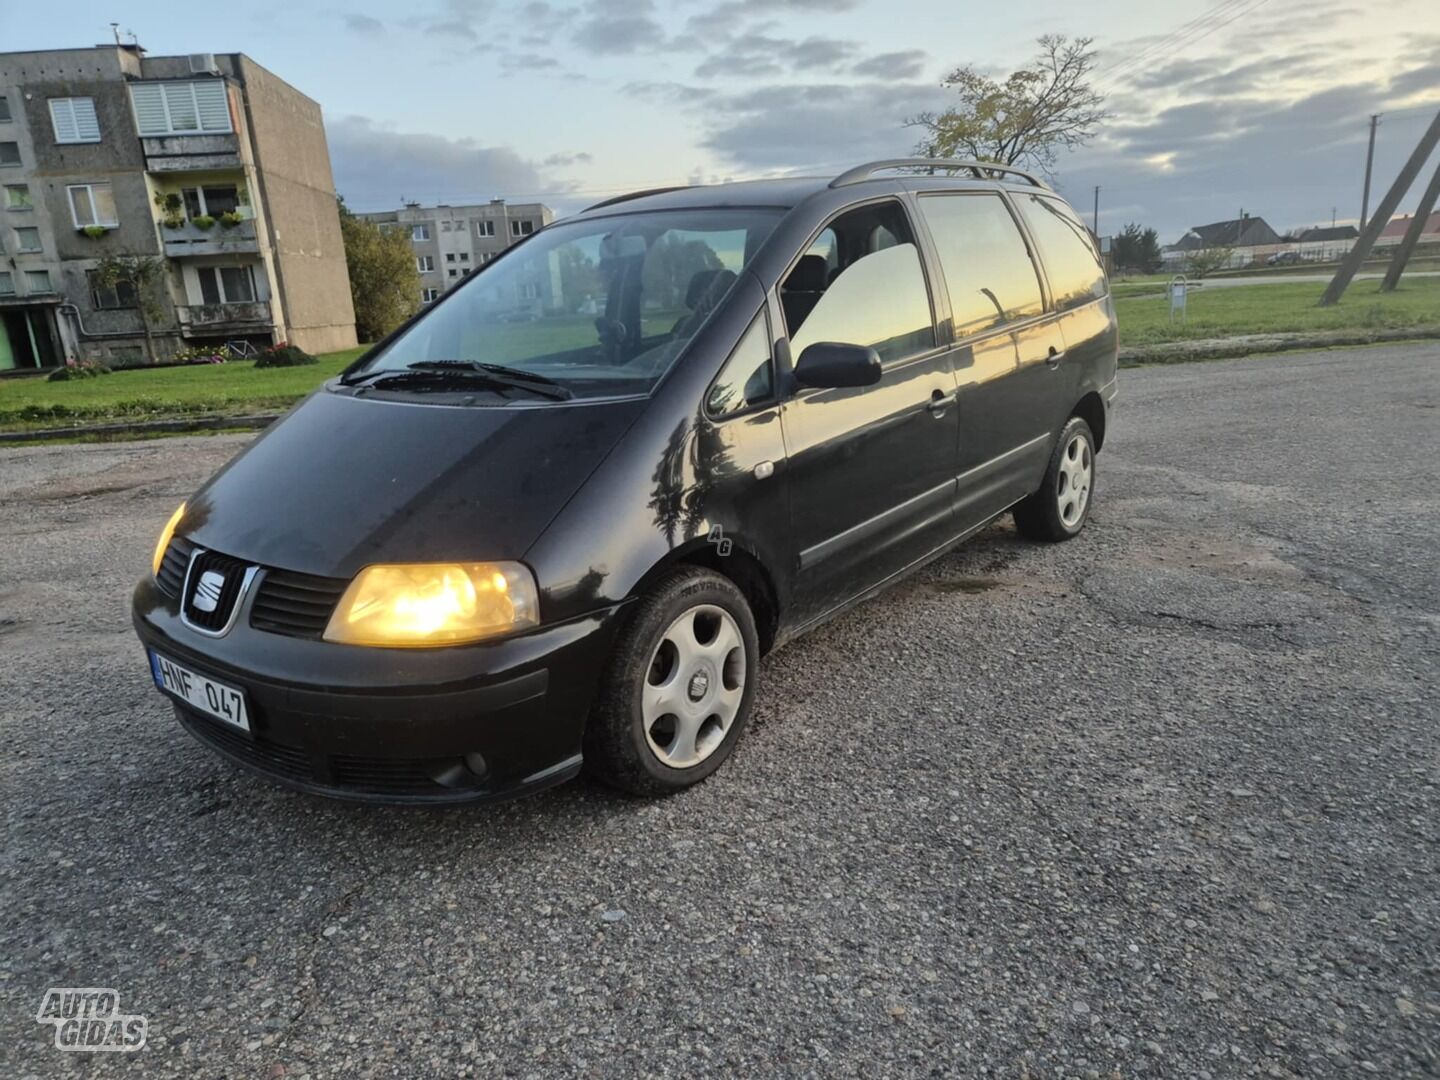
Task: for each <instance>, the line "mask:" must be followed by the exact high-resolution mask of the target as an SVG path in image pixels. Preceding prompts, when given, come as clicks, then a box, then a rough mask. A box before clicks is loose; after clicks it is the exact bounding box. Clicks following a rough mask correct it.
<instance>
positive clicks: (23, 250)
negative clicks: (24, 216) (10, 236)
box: [15, 225, 45, 255]
mask: <svg viewBox="0 0 1440 1080" xmlns="http://www.w3.org/2000/svg"><path fill="white" fill-rule="evenodd" d="M22 232H33V233H34V234H35V239H36V240H37V241H39V245H40V246H39V247H33V248H27V247H21V246H20V234H21V233H22ZM44 250H45V240H44V238H43V237H42V236H41V235H40V230H39V229H38V228H37V227H36V226H34V225H20V226H17V227H16V229H15V253H16V254H17V255H21V254H23V255H34V254H36V253H37V252H41V251H44Z"/></svg>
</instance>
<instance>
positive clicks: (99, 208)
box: [65, 184, 120, 229]
mask: <svg viewBox="0 0 1440 1080" xmlns="http://www.w3.org/2000/svg"><path fill="white" fill-rule="evenodd" d="M65 190H66V191H67V192H69V193H70V216H71V217H72V218H73V219H74V220H75V227H76V228H77V229H83V228H85V227H86V226H87V225H103V226H106V227H107V228H112V229H113V228H114V227H115V226H117V225H119V224H120V221H119V219H118V218H116V216H115V194H114V192H112V191H111V190H110V185H109V184H75V185H73V186H71V187H68V188H66V189H65Z"/></svg>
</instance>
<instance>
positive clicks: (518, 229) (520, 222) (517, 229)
mask: <svg viewBox="0 0 1440 1080" xmlns="http://www.w3.org/2000/svg"><path fill="white" fill-rule="evenodd" d="M534 232H535V222H533V221H531V220H530V219H529V218H511V219H510V235H511V236H530V235H532V234H533V233H534Z"/></svg>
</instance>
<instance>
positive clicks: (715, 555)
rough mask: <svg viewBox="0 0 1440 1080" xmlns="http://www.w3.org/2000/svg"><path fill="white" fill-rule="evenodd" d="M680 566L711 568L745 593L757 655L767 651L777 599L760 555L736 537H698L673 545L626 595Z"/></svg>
mask: <svg viewBox="0 0 1440 1080" xmlns="http://www.w3.org/2000/svg"><path fill="white" fill-rule="evenodd" d="M724 544H729V545H730V547H729V549H728V551H727V552H726V553H725V554H721V551H720V549H721V547H722V546H723V545H724ZM682 566H694V567H699V568H702V569H705V570H713V571H714V572H715V573H717V574H719V575H720V576H721V577H724V578H728V579H729V580H730V581H731V582H732V583H733V584H734V585H735V587H736V588H737V589H739V590H740V591H741V592H742V593H743V594H744V595H745V601H746V602H747V603H748V604H749V605H750V611H751V614H753V615H754V617H755V632H756V634H757V635H758V637H759V638H760V655H762V656H763V655H765V654H766V653H768V652H769V651H770V649H771V648H772V647H773V646H774V644H775V638H776V634H777V632H778V630H779V627H780V601H779V593H778V592H777V590H776V587H775V579H774V577H773V576H772V575H771V573H770V571H769V570H768V569H766V567H765V564H764V563H763V562H761V561H760V559H759V557H758V556H757V555H756V554H755V553H754V552H753V551H751V550H750V549H749V548H747V547H744V546H742V544H741V543H740V541H738V540H735V539H732V538H727V539H725V540H723V541H721V542H720V543H712V542H710V541H709V540H706V539H699V540H694V541H691V542H690V543H689V544H686V545H683V546H681V547H678V548H676V549H675V550H674V551H671V552H670V553H669V554H667V555H666V556H665V558H663V559H661V560H660V561H659V562H657V563H656V564H655V565H654V566H652V567H651V568H650V569H649V570H648V571H647V572H646V573H645V574H644V575H643V576H642V577H641V578H640V580H639V581H637V582H636V583H635V587H634V588H633V589H631V590H630V595H629V597H627V599H632V600H633V599H634V598H635V597H637V596H641V595H643V594H644V593H645V592H647V591H648V590H649V589H650V588H651V586H652V585H654V583H655V582H657V581H658V580H660V578H662V577H664V576H665V575H666V574H668V573H669V572H670V571H672V570H674V569H677V568H678V567H682Z"/></svg>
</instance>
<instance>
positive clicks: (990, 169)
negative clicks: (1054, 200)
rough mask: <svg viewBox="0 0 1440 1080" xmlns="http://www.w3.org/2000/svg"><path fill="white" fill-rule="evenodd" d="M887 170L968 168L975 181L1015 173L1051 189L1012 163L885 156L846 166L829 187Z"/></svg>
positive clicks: (998, 178)
mask: <svg viewBox="0 0 1440 1080" xmlns="http://www.w3.org/2000/svg"><path fill="white" fill-rule="evenodd" d="M887 169H929V170H930V171H931V172H934V171H935V170H936V169H952V170H953V169H969V170H970V171H971V172H972V173H974V174H975V179H977V180H1000V179H1003V177H1002V176H1001V175H999V174H1002V173H1004V174H1008V175H1011V176H1018V177H1020V178H1021V179H1023V180H1025V181H1027V182H1029V183H1031V184H1034V185H1035V186H1036V187H1038V188H1045V189H1046V190H1047V191H1048V190H1049V189H1050V185H1049V184H1047V183H1045V181H1043V180H1041V179H1040V178H1039V177H1038V176H1036V175H1035V174H1034V173H1028V172H1026V171H1025V170H1024V169H1017V168H1015V167H1014V166H1012V165H999V164H997V163H995V162H993V161H954V160H951V159H949V158H888V159H886V160H885V161H871V162H869V163H867V164H865V165H856V166H855V168H853V169H846V170H845V171H844V172H843V173H841V174H840V175H839V176H837V177H835V179H834V180H831V181H830V186H831V187H832V188H838V187H846V186H847V185H849V184H858V183H860V181H862V180H869V179H870V178H871V177H872V176H874V175H875V174H876V173H877V172H884V171H886V170H887Z"/></svg>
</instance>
